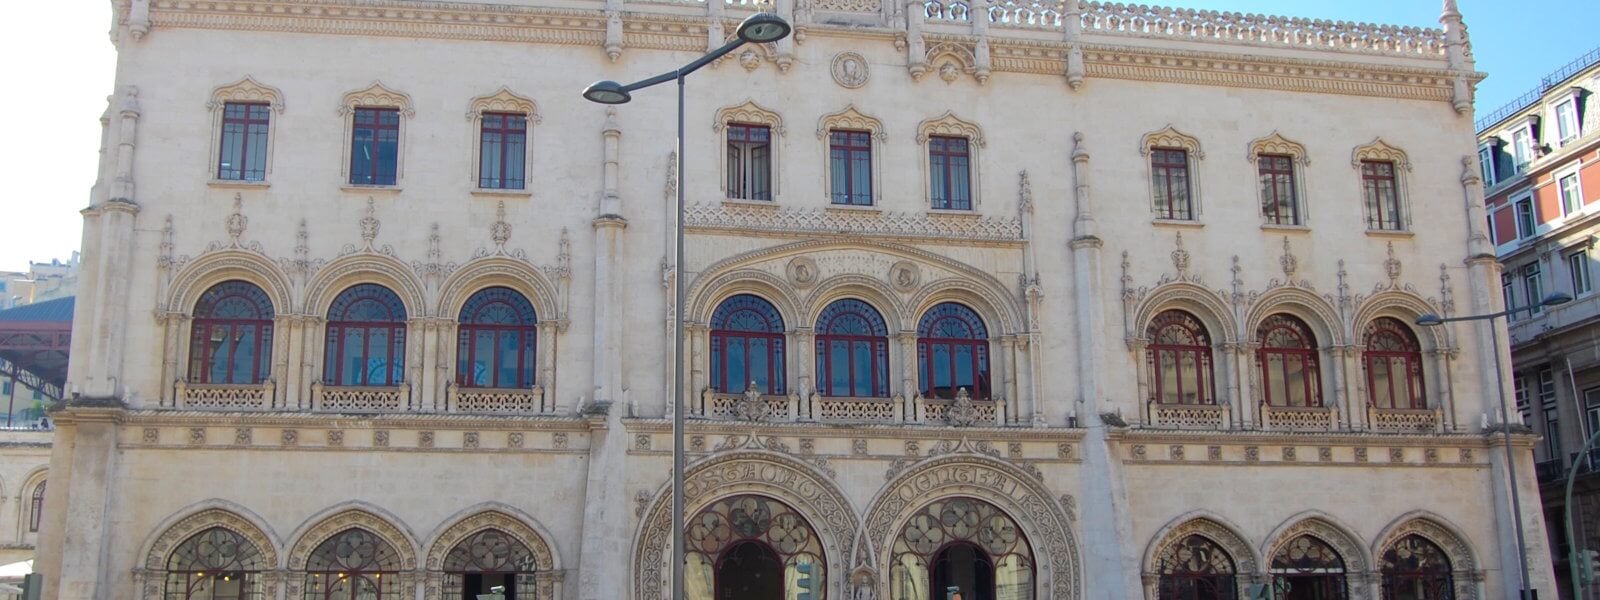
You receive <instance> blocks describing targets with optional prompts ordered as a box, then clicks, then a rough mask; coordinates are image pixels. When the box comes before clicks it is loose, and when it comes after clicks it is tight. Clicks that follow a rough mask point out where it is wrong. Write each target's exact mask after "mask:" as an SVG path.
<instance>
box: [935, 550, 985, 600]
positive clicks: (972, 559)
mask: <svg viewBox="0 0 1600 600" xmlns="http://www.w3.org/2000/svg"><path fill="white" fill-rule="evenodd" d="M930 570H931V571H932V579H933V596H934V599H942V598H944V596H945V594H946V592H947V591H948V590H949V589H950V588H955V589H958V590H961V599H962V600H995V597H994V563H993V562H990V561H989V555H988V554H987V553H985V552H984V551H983V550H982V549H980V548H978V547H977V546H975V545H973V544H968V543H955V544H950V545H948V546H945V547H944V549H943V550H940V551H939V553H938V554H935V555H934V558H933V567H932V568H931V569H930Z"/></svg>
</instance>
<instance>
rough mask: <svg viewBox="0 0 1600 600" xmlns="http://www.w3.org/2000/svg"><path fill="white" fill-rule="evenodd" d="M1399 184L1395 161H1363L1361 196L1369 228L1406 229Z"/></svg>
mask: <svg viewBox="0 0 1600 600" xmlns="http://www.w3.org/2000/svg"><path fill="white" fill-rule="evenodd" d="M1397 184H1398V180H1397V179H1396V178H1395V172H1394V163H1393V162H1391V161H1387V160H1363V161H1361V196H1362V200H1363V202H1364V203H1365V206H1366V210H1367V229H1372V230H1382V231H1399V230H1401V229H1404V227H1403V226H1402V225H1401V222H1400V191H1399V188H1398V187H1397Z"/></svg>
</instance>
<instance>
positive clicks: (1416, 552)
mask: <svg viewBox="0 0 1600 600" xmlns="http://www.w3.org/2000/svg"><path fill="white" fill-rule="evenodd" d="M1380 570H1381V572H1380V575H1381V576H1382V577H1383V598H1384V600H1451V599H1452V598H1455V594H1454V592H1455V589H1454V583H1453V579H1452V576H1451V573H1450V558H1449V557H1447V556H1445V554H1444V550H1443V549H1442V548H1440V547H1439V546H1438V545H1437V544H1434V543H1433V542H1431V541H1429V540H1428V539H1427V538H1424V537H1422V536H1420V535H1416V534H1412V535H1408V536H1406V537H1403V538H1400V540H1398V541H1396V542H1395V543H1394V544H1393V545H1390V546H1389V549H1388V550H1385V551H1384V553H1383V560H1382V562H1381V563H1380Z"/></svg>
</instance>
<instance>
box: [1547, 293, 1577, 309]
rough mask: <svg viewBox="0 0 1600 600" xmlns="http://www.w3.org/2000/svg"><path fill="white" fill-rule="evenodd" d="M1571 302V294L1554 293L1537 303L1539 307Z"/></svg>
mask: <svg viewBox="0 0 1600 600" xmlns="http://www.w3.org/2000/svg"><path fill="white" fill-rule="evenodd" d="M1571 301H1572V294H1568V293H1564V292H1556V293H1554V294H1550V295H1549V296H1545V297H1544V300H1540V301H1539V304H1540V305H1541V306H1560V305H1562V304H1566V303H1568V302H1571Z"/></svg>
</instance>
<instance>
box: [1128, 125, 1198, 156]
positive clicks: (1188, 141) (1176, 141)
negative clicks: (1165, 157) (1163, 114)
mask: <svg viewBox="0 0 1600 600" xmlns="http://www.w3.org/2000/svg"><path fill="white" fill-rule="evenodd" d="M1155 148H1178V149H1181V150H1185V151H1187V152H1188V153H1189V156H1190V157H1191V158H1193V159H1195V160H1200V159H1204V158H1205V157H1206V153H1205V151H1203V150H1201V149H1200V140H1199V139H1198V138H1196V137H1194V136H1192V135H1189V134H1187V133H1184V132H1181V131H1178V130H1177V129H1174V128H1173V127H1172V126H1171V125H1168V126H1167V128H1166V129H1162V130H1161V131H1152V132H1150V133H1146V134H1144V137H1142V138H1140V139H1139V156H1145V157H1148V156H1150V150H1152V149H1155Z"/></svg>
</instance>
